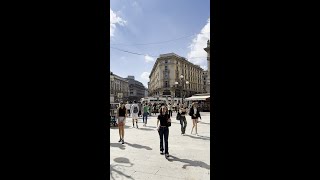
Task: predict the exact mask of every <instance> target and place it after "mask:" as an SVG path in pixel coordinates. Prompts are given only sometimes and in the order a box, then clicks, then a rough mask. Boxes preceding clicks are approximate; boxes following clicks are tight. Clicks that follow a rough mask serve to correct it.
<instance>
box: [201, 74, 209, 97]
mask: <svg viewBox="0 0 320 180" xmlns="http://www.w3.org/2000/svg"><path fill="white" fill-rule="evenodd" d="M202 78H203V90H204V92H206V93H209V92H208V91H207V90H208V89H207V88H208V87H207V80H208V71H203V73H202Z"/></svg>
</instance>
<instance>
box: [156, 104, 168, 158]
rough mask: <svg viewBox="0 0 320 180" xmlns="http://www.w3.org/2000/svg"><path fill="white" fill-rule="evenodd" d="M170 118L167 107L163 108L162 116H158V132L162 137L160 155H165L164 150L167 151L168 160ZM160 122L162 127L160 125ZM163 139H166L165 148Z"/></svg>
mask: <svg viewBox="0 0 320 180" xmlns="http://www.w3.org/2000/svg"><path fill="white" fill-rule="evenodd" d="M169 120H170V116H169V114H168V110H167V107H165V106H164V107H161V109H160V115H159V116H158V121H157V126H158V132H159V136H160V154H163V150H164V151H165V156H166V158H167V157H169V145H168V144H169V143H168V139H169V124H168V121H169ZM159 122H160V125H159ZM163 138H164V148H163Z"/></svg>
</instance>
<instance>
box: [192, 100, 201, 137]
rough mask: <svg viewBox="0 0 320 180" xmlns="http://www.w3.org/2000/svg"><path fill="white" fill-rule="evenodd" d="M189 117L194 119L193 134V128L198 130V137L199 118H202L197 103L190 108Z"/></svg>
mask: <svg viewBox="0 0 320 180" xmlns="http://www.w3.org/2000/svg"><path fill="white" fill-rule="evenodd" d="M189 115H190V116H191V119H192V122H193V126H192V130H191V134H192V132H193V128H195V129H196V135H197V136H198V126H197V124H198V122H199V120H198V119H199V118H200V119H201V116H200V111H199V109H198V106H197V103H192V106H191V108H190V111H189Z"/></svg>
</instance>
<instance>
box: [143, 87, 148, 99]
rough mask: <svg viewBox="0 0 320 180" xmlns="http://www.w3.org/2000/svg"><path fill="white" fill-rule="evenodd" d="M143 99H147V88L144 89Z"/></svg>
mask: <svg viewBox="0 0 320 180" xmlns="http://www.w3.org/2000/svg"><path fill="white" fill-rule="evenodd" d="M144 97H148V88H145V90H144Z"/></svg>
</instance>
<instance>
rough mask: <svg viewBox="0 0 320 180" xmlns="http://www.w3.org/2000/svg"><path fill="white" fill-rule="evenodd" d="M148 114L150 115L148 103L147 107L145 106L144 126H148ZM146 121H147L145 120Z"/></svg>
mask: <svg viewBox="0 0 320 180" xmlns="http://www.w3.org/2000/svg"><path fill="white" fill-rule="evenodd" d="M148 114H149V106H148V104H147V103H146V104H145V106H143V117H142V118H143V119H142V120H143V123H144V124H143V126H146V125H147V120H148ZM144 119H146V120H144Z"/></svg>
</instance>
